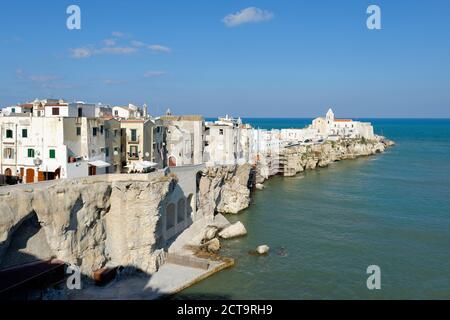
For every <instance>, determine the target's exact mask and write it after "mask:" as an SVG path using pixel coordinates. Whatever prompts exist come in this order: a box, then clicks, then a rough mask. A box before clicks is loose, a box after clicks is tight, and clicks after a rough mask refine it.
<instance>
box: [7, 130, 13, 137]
mask: <svg viewBox="0 0 450 320" xmlns="http://www.w3.org/2000/svg"><path fill="white" fill-rule="evenodd" d="M6 137H7V138H12V137H13V131H12V130H11V129H8V130H6Z"/></svg>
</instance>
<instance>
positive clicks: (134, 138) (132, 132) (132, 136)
mask: <svg viewBox="0 0 450 320" xmlns="http://www.w3.org/2000/svg"><path fill="white" fill-rule="evenodd" d="M131 141H137V132H136V129H131Z"/></svg>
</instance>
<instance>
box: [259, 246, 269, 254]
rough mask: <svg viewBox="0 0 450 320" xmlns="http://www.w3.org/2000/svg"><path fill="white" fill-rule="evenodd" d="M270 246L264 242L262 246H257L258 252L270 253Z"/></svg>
mask: <svg viewBox="0 0 450 320" xmlns="http://www.w3.org/2000/svg"><path fill="white" fill-rule="evenodd" d="M269 249H270V248H269V246H267V245H265V244H263V245H261V246H258V247H257V248H256V252H258V253H259V254H268V253H269Z"/></svg>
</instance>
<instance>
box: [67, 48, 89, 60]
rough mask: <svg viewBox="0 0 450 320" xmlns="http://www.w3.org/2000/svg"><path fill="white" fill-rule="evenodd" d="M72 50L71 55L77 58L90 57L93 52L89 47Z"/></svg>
mask: <svg viewBox="0 0 450 320" xmlns="http://www.w3.org/2000/svg"><path fill="white" fill-rule="evenodd" d="M70 51H71V52H72V54H71V57H72V58H75V59H83V58H89V57H90V56H92V54H93V51H92V50H91V49H88V48H75V49H70Z"/></svg>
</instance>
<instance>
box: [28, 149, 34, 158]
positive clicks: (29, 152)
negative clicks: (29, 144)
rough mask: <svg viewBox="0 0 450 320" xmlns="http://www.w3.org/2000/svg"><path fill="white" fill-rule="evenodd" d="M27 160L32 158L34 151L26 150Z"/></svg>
mask: <svg viewBox="0 0 450 320" xmlns="http://www.w3.org/2000/svg"><path fill="white" fill-rule="evenodd" d="M28 158H34V149H28Z"/></svg>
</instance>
